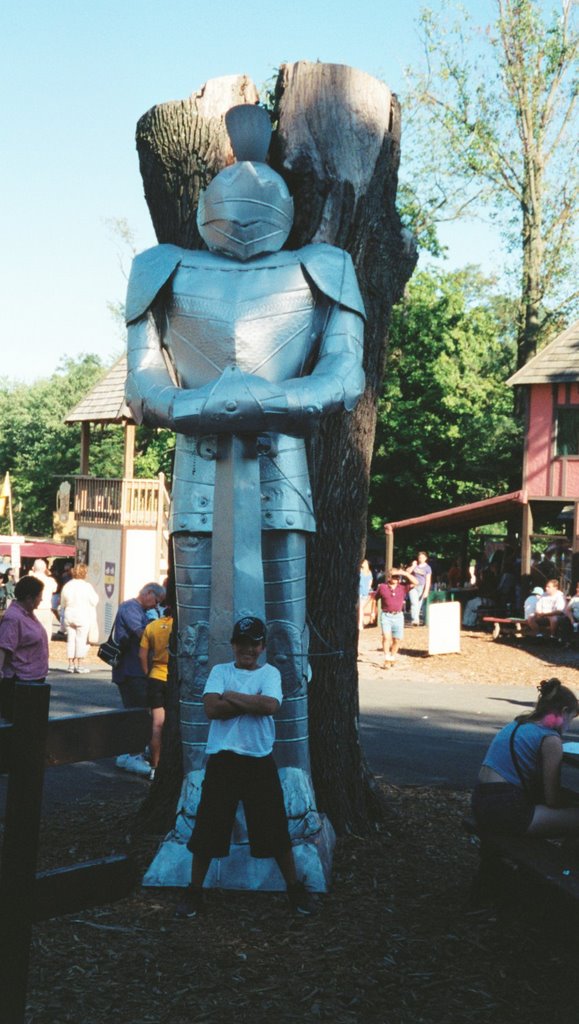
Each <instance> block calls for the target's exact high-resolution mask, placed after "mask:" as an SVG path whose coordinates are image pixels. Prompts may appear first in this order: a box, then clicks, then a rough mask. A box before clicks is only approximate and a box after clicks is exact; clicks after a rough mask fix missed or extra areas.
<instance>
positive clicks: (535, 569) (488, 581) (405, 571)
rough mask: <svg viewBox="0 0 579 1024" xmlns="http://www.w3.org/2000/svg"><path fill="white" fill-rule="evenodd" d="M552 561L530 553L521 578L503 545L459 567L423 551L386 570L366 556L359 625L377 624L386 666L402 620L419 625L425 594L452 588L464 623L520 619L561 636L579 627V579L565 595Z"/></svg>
mask: <svg viewBox="0 0 579 1024" xmlns="http://www.w3.org/2000/svg"><path fill="white" fill-rule="evenodd" d="M556 573H557V569H556V566H555V565H554V564H553V563H552V562H551V561H550V560H549V559H548V558H547V556H546V555H543V556H541V555H534V556H533V560H532V567H531V573H530V575H529V576H527V577H526V578H522V577H521V572H520V561H519V560H518V559H517V558H516V557H515V554H514V552H513V550H512V549H511V548H510V547H509V546H506V547H505V548H504V549H500V550H497V551H495V552H494V553H493V554H492V556H491V557H490V559H489V560H488V561H487V562H479V561H477V560H475V559H472V560H471V561H470V562H469V563H468V566H467V568H466V570H465V571H463V568H462V565H461V562H460V560H459V559H454V560H452V561H451V562H450V564H449V565H448V567H445V568H442V567H440V566H437V567H436V569H435V568H434V566H433V565H432V564H431V562H430V559H429V556H428V554H427V552H426V551H418V552H417V554H416V557H415V558H414V559H413V561H412V562H411V563H410V564H409V565H408V566H407V567H406V568H403V567H400V568H393V569H391V570H390V572H389V573H385V571H384V567H383V565H378V566H377V567H376V568H375V569H374V570H373V569H372V567H371V566H370V563H369V561H368V559H364V560H363V562H362V564H361V566H360V584H359V599H358V628H359V630H360V631H362V630H363V629H364V628H365V626H373V625H379V626H380V627H381V631H382V645H383V651H384V667H385V668H391V667H392V665H393V664H394V662H395V660H396V655H397V652H398V649H399V646H400V641H401V640H402V638H403V635H404V624H405V621H406V622H407V623H409V624H410V625H411V626H420V625H422V624H424V622H425V621H426V615H427V611H426V610H427V606H428V603H429V598H430V597H431V595H432V594H433V592H434V591H436V590H438V589H443V590H449V591H452V592H453V593H454V594H455V595H457V596H458V598H459V600H460V601H461V605H462V625H463V626H464V627H467V628H473V627H476V626H478V625H480V624H481V621H482V619H483V618H484V617H485V616H490V617H492V616H497V617H502V616H504V617H512V618H518V619H519V620H520V621H521V622H522V621H523V620H524V622H525V624H526V626H527V627H528V632H529V633H530V634H533V635H535V636H538V637H543V636H544V637H547V638H557V639H565V638H568V637H570V636H571V635H572V634H573V633H577V632H579V581H578V582H577V583H576V585H575V588H574V589H572V591H571V593H570V595H568V596H566V595H565V593H564V592H563V590H562V589H561V587H560V583H559V580H558V579H557V578H556Z"/></svg>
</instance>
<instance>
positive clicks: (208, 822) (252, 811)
mask: <svg viewBox="0 0 579 1024" xmlns="http://www.w3.org/2000/svg"><path fill="white" fill-rule="evenodd" d="M240 800H241V802H242V804H243V809H244V811H245V820H246V822H247V833H248V836H249V848H250V850H251V855H252V856H253V857H278V856H280V855H281V854H282V853H285V852H286V850H289V849H290V847H291V841H290V837H289V832H288V827H287V817H286V813H285V805H284V800H283V793H282V788H281V783H280V781H279V775H278V772H277V767H276V763H275V761H274V759H273V756H272V755H271V754H268V755H267V757H246V756H244V755H241V754H234V753H233V752H232V751H230V750H222V751H221V752H220V753H219V754H211V755H210V756H209V759H208V761H207V768H206V769H205V779H204V781H203V787H202V790H201V800H200V801H199V808H198V811H197V821H196V824H195V828H194V829H193V834H192V836H191V838H190V840H189V842H188V843H187V846H188V849H189V850H191V852H192V853H197V854H199V856H201V857H205V858H207V859H209V860H211V859H212V858H213V857H227V855H228V853H229V844H230V841H231V832H232V829H233V823H234V820H235V812H236V810H237V805H238V803H239V801H240Z"/></svg>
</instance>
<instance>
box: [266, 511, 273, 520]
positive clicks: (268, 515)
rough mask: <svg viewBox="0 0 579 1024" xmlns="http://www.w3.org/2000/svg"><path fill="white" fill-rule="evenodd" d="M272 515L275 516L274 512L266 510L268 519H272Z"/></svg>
mask: <svg viewBox="0 0 579 1024" xmlns="http://www.w3.org/2000/svg"><path fill="white" fill-rule="evenodd" d="M272 516H273V512H266V513H265V518H266V519H271V517H272Z"/></svg>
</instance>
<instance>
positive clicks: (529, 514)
mask: <svg viewBox="0 0 579 1024" xmlns="http://www.w3.org/2000/svg"><path fill="white" fill-rule="evenodd" d="M532 532H533V510H532V508H531V505H530V503H529V502H528V501H527V502H526V503H525V504H524V505H523V521H522V525H521V576H530V574H531V534H532Z"/></svg>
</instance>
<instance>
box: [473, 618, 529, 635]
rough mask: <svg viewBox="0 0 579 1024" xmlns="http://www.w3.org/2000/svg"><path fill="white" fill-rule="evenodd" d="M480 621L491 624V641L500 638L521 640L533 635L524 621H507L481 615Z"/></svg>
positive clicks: (513, 619) (512, 619)
mask: <svg viewBox="0 0 579 1024" xmlns="http://www.w3.org/2000/svg"><path fill="white" fill-rule="evenodd" d="M482 621H483V622H491V623H492V626H493V640H498V639H499V638H500V637H516V638H517V639H521V637H524V636H532V635H533V634H532V631H531V630H530V629H529V627H528V625H527V620H526V619H516V618H508V619H507V618H500V617H499V616H496V615H483V616H482Z"/></svg>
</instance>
